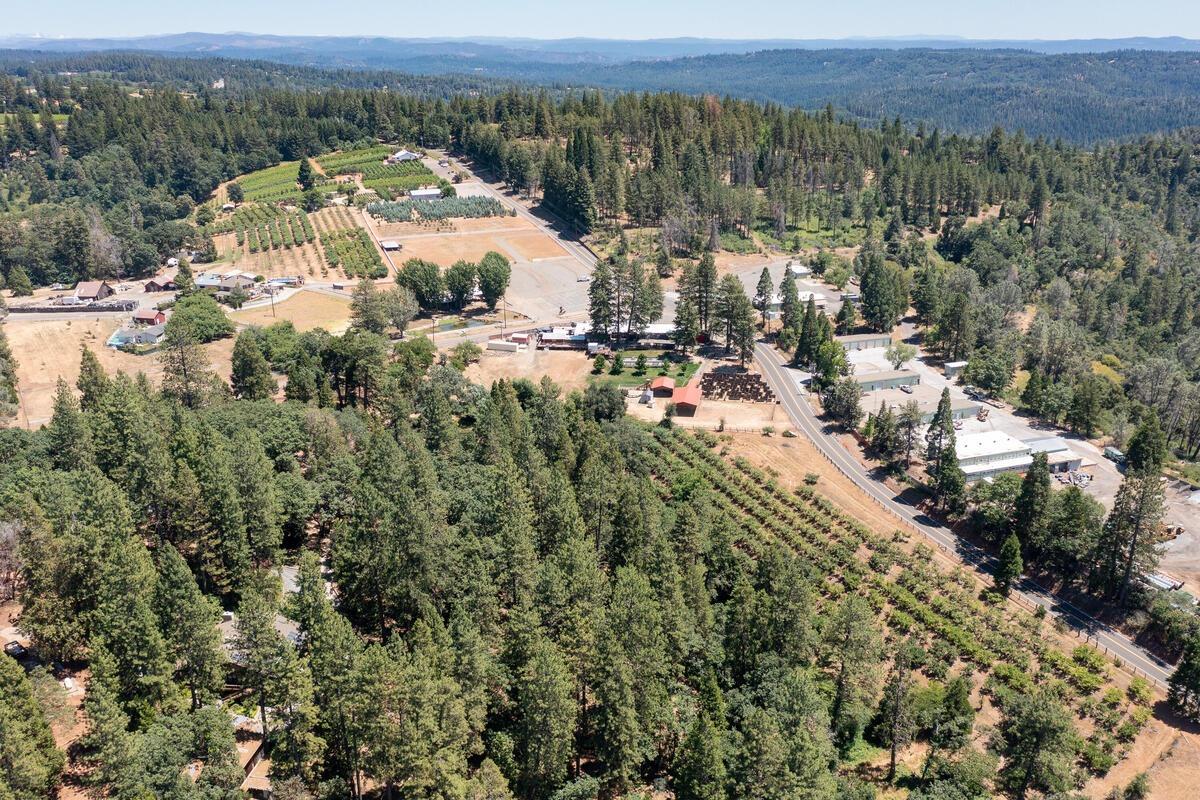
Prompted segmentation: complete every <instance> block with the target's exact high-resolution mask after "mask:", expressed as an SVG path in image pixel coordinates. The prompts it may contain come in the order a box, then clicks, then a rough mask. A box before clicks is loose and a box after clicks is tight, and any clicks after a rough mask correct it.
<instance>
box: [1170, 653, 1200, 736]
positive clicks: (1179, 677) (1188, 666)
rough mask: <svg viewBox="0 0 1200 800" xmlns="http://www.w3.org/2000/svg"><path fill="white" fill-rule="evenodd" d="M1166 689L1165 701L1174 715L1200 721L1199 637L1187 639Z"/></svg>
mask: <svg viewBox="0 0 1200 800" xmlns="http://www.w3.org/2000/svg"><path fill="white" fill-rule="evenodd" d="M1168 689H1169V691H1168V693H1167V699H1168V700H1169V701H1170V703H1171V708H1173V709H1174V710H1175V712H1176V713H1178V714H1179V715H1180V716H1182V717H1183V718H1184V719H1188V720H1191V721H1193V722H1195V721H1197V720H1200V636H1198V635H1196V634H1194V633H1193V634H1192V635H1191V636H1189V637H1188V640H1187V642H1186V643H1185V644H1184V647H1183V657H1182V658H1180V659H1179V664H1178V666H1176V667H1175V671H1174V672H1172V673H1171V678H1170V680H1169V681H1168Z"/></svg>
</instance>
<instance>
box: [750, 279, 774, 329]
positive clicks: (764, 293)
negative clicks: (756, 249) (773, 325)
mask: <svg viewBox="0 0 1200 800" xmlns="http://www.w3.org/2000/svg"><path fill="white" fill-rule="evenodd" d="M774 292H775V286H774V284H773V283H771V272H770V270H768V269H767V268H766V267H763V268H762V272H760V273H759V275H758V285H757V286H755V288H754V307H755V308H756V309H758V312H759V313H760V314H762V322H763V325H766V324H767V310H768V309H769V308H770V307H771V300H772V299H773V298H774Z"/></svg>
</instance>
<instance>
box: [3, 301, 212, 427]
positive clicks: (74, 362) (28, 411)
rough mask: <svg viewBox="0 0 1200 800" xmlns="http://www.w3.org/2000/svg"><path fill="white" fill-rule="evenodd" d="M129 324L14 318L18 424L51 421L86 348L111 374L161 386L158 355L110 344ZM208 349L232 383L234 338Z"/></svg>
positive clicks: (10, 332)
mask: <svg viewBox="0 0 1200 800" xmlns="http://www.w3.org/2000/svg"><path fill="white" fill-rule="evenodd" d="M124 322H125V320H124V319H121V318H117V317H106V318H102V319H97V318H91V319H68V320H63V319H54V320H34V319H18V320H12V319H11V318H10V320H9V322H7V323H6V324H5V326H4V332H5V334H6V335H7V336H8V341H9V344H10V345H11V347H12V351H13V356H14V357H15V358H16V359H17V362H18V366H17V380H18V392H19V394H20V399H21V410H20V413H19V414H18V415H17V419H16V424H17V425H20V426H22V427H27V428H38V427H41V426H42V425H44V424H45V423H46V422H49V420H50V415H51V412H52V410H53V405H54V389H55V386H56V385H57V383H58V379H59V378H62V379H63V380H65V381H67V382H68V383H70V384H72V385H74V383H75V380H76V379H77V378H78V377H79V348H80V347H81V346H86V347H87V348H88V349H89V350H91V351H92V352H93V353H95V354H96V357H97V358H98V359H99V361H100V364H101V365H102V366H103V367H104V368H105V369H106V370H107V371H108V372H110V373H114V372H116V371H118V370H121V371H124V372H126V373H128V374H130V375H134V374H137V373H138V372H144V373H146V376H147V377H148V378H150V380H151V381H153V382H154V383H156V384H157V383H158V382H159V381H160V380H161V379H162V368H161V367H160V366H159V361H158V356H157V355H156V354H154V353H149V354H146V355H133V354H131V353H123V352H121V351H119V350H113V349H111V348H109V347H105V346H104V343H105V341H107V340H108V337H109V336H110V335H112V333H113V331H115V330H116V329H117V328H119V327H120V326H121V325H122V324H123V323H124ZM205 350H206V351H207V352H208V357H209V360H210V362H211V363H212V366H213V369H214V370H215V371H216V373H217V374H218V375H220V376H221V377H222V378H225V379H228V378H229V356H230V354H231V353H232V352H233V339H232V338H229V339H221V340H218V341H216V342H212V343H211V344H208V345H205Z"/></svg>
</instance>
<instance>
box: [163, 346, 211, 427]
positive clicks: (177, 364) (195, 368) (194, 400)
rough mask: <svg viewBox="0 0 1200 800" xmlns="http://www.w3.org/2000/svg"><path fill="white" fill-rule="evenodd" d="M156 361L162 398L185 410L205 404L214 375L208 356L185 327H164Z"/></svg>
mask: <svg viewBox="0 0 1200 800" xmlns="http://www.w3.org/2000/svg"><path fill="white" fill-rule="evenodd" d="M159 361H160V362H161V364H162V368H163V379H162V380H163V394H164V395H166V396H167V397H170V398H173V399H174V400H177V401H179V402H180V403H182V404H183V405H184V406H186V407H187V408H199V407H200V406H202V405H204V403H205V401H206V400H207V399H208V397H209V395H210V393H211V389H212V384H213V374H212V371H211V367H210V365H209V361H208V356H207V354H205V352H204V349H203V348H202V347H201V346H200V343H199V342H198V341H197V340H196V339H195V337H194V336H193V335H192V334H191V333H190V332H189V331H188V330H187V329H186V328H184V327H174V328H172V327H171V326H170V325H168V326H167V334H166V337H165V338H164V339H163V344H162V351H161V354H160V355H159Z"/></svg>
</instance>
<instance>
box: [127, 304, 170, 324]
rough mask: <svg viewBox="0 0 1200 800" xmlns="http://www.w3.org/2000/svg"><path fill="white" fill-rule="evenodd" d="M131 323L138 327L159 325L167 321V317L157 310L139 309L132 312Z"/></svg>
mask: <svg viewBox="0 0 1200 800" xmlns="http://www.w3.org/2000/svg"><path fill="white" fill-rule="evenodd" d="M133 321H134V322H135V323H136V324H138V325H161V324H163V323H164V322H166V321H167V315H166V314H164V313H163V312H161V311H159V310H158V309H157V308H139V309H138V310H137V311H134V312H133Z"/></svg>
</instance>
